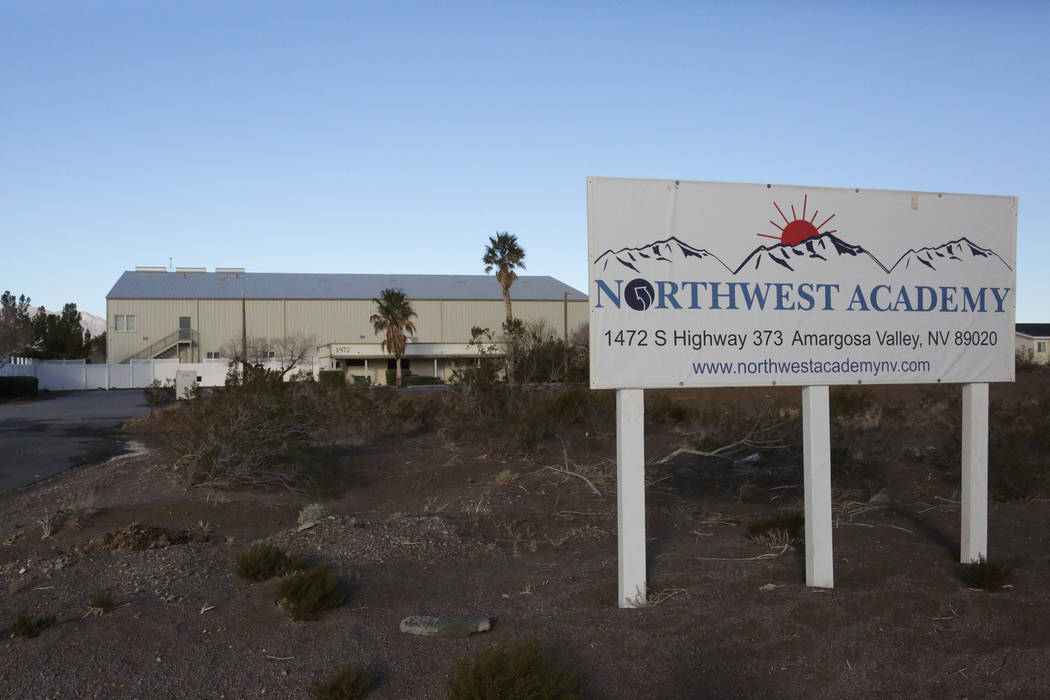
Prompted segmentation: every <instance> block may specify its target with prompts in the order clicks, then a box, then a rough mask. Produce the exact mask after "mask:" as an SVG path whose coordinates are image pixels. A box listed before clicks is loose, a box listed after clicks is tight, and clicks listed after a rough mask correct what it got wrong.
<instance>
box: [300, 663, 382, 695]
mask: <svg viewBox="0 0 1050 700" xmlns="http://www.w3.org/2000/svg"><path fill="white" fill-rule="evenodd" d="M373 682H375V675H374V674H373V673H372V672H371V671H369V670H368V669H367V668H365V667H364V666H362V665H361V664H350V665H349V666H344V667H343V668H341V669H340V670H339V671H337V672H336V673H335V674H334V675H332V676H331V677H330V678H328V679H327V680H325V681H323V682H321V683H316V684H315V685H314V687H313V697H314V700H357V698H363V697H364V696H365V693H367V692H368V689H369V688H371V687H372V683H373Z"/></svg>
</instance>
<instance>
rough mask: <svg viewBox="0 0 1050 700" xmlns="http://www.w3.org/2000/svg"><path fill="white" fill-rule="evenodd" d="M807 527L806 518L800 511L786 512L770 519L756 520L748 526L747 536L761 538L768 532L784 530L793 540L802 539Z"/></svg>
mask: <svg viewBox="0 0 1050 700" xmlns="http://www.w3.org/2000/svg"><path fill="white" fill-rule="evenodd" d="M805 525H806V519H805V516H803V515H802V513H801V512H800V511H797V510H794V511H785V512H783V513H777V514H776V515H774V516H772V517H769V518H762V519H761V520H755V521H754V522H752V523H750V524H749V525H748V526H747V534H749V535H751V536H752V537H756V538H757V537H761V536H762V535H764V534H766V533H767V532H772V531H774V530H782V531H783V532H786V533H788V535H789V536H790V537H792V538H796V537H801V536H802V531H803V528H804V527H805Z"/></svg>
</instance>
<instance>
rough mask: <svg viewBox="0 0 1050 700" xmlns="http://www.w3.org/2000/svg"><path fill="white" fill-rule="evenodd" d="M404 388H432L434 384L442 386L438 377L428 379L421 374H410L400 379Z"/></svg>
mask: <svg viewBox="0 0 1050 700" xmlns="http://www.w3.org/2000/svg"><path fill="white" fill-rule="evenodd" d="M402 379H403V380H404V385H405V386H434V385H436V384H444V382H443V381H441V378H440V377H428V376H425V375H422V374H412V375H409V376H407V377H402Z"/></svg>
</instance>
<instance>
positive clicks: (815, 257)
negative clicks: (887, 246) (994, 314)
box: [594, 233, 1013, 275]
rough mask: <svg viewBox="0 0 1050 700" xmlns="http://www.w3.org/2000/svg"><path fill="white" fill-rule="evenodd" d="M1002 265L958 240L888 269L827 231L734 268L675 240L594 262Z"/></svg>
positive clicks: (908, 267)
mask: <svg viewBox="0 0 1050 700" xmlns="http://www.w3.org/2000/svg"><path fill="white" fill-rule="evenodd" d="M996 261H998V264H1001V265H1002V266H1003V267H1005V268H1006V269H1007V270H1013V268H1012V267H1010V265H1009V264H1008V263H1007V262H1006V261H1005V260H1003V259H1002V257H1000V256H999V254H998V253H996V252H995V251H993V250H991V249H989V248H983V247H981V246H979V245H977V244H976V243H974V242H973V241H971V240H969V239H968V238H966V237H965V236H964V237H961V238H957V239H955V240H953V241H948V242H947V243H943V244H941V245H939V246H936V247H926V248H919V249H915V248H912V249H909V250H908V251H907V252H905V253H904V254H903V255H901V256H900V258H898V260H897V262H896V263H894V264H893V266H892V267H887V266H886V265H884V264H883V263H882V261H880V260H879V259H878V258H877V257H875V255H873V254H872V253H871V252H870V251H868V250H866V249H865V248H863V247H862V246H859V245H854V244H852V243H848V242H846V241H844V240H842V239H841V238H839V237H837V236H835V235H834V234H831V233H822V234H820V235H817V236H813V237H811V238H807V239H806V240H804V241H801V242H800V243H796V244H795V245H789V244H787V243H779V244H777V245H773V246H765V245H763V246H759V247H758V248H755V249H754V250H753V251H751V253H749V254H748V255H747V257H745V258H744V260H743V262H741V263H740V264H739V265H737V266H736V267H735V268H734V267H730V266H729V265H727V264H726V263H725V262H724V261H723V260H721V259H720V258H719V257H718V256H716V255H715V254H714V253H711V252H710V251H708V250H705V249H702V248H697V247H696V246H692V245H690V244H688V243H684V242H682V241H680V240H678V239H677V238H675V237H674V236H671V237H670V238H665V239H663V240H659V241H653V242H652V243H647V244H645V245H641V246H637V247H626V248H621V249H619V250H615V251H614V250H607V251H605V252H604V253H602V254H601V255H599V256H598V257H597V258H596V259H595V261H594V264H595V266H596V267H598V269H600V270H601V271H602V272H612V273H613V274H615V273H616V272H619V271H622V270H624V269H629V270H632V271H634V272H635V273H637V274H645V273H647V272H649V273H652V272H657V271H658V270H662V269H664V268H665V267H667V266H668V265H676V266H678V265H683V264H684V265H688V266H689V267H690V268H691V269H692V270H693V271H695V270H696V269H697V268H698V267H699V268H700V269H707V268H710V269H711V270H712V271H717V272H729V273H730V274H733V275H737V274H739V273H740V272H741V271H746V272H757V271H765V272H778V273H781V274H783V273H788V272H792V273H798V274H800V275H802V274H806V273H810V272H816V271H817V269H820V268H823V267H824V266H825V265H826V264H828V263H832V264H834V266H835V267H836V268H840V269H842V271H845V272H849V273H856V274H864V273H870V272H873V271H875V270H880V271H882V272H883V273H885V274H894V275H896V274H898V273H907V272H914V273H922V274H928V273H929V272H931V271H934V272H955V271H965V270H966V269H967V268H969V267H971V266H976V265H986V264H993V265H994V264H996Z"/></svg>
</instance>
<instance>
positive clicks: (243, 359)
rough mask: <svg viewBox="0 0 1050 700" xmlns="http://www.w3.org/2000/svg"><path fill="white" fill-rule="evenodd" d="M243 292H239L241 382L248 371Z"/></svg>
mask: <svg viewBox="0 0 1050 700" xmlns="http://www.w3.org/2000/svg"><path fill="white" fill-rule="evenodd" d="M246 296H247V295H246V294H245V292H241V381H242V382H243V381H244V379H245V374H246V372H247V370H248V314H247V312H246V311H245V301H246Z"/></svg>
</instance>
